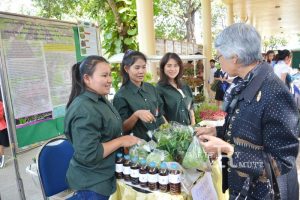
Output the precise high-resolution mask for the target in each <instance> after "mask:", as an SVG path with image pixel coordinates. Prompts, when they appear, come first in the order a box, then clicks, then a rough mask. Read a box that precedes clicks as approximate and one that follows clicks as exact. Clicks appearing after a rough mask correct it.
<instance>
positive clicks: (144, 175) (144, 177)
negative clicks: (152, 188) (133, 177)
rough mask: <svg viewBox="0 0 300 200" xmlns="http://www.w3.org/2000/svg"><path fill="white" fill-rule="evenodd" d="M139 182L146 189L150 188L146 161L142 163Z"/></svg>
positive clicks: (143, 160)
mask: <svg viewBox="0 0 300 200" xmlns="http://www.w3.org/2000/svg"><path fill="white" fill-rule="evenodd" d="M139 173H140V176H139V182H140V186H141V187H143V188H146V187H147V186H148V177H147V176H148V167H147V163H146V160H145V159H142V160H141V161H140V170H139Z"/></svg>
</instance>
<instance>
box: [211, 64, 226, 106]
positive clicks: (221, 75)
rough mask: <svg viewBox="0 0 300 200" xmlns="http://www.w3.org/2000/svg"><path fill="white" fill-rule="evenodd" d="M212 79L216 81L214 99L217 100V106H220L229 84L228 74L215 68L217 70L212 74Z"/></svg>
mask: <svg viewBox="0 0 300 200" xmlns="http://www.w3.org/2000/svg"><path fill="white" fill-rule="evenodd" d="M214 80H216V81H218V82H217V87H216V95H215V100H216V101H217V102H216V103H217V106H218V108H220V107H221V105H222V102H223V98H224V94H225V91H226V89H227V88H228V86H229V82H228V74H227V73H226V72H224V71H223V70H222V69H217V71H216V72H215V74H214Z"/></svg>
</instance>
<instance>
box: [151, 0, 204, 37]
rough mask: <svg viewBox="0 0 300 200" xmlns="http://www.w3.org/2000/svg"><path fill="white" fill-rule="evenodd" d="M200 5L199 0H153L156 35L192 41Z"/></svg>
mask: <svg viewBox="0 0 300 200" xmlns="http://www.w3.org/2000/svg"><path fill="white" fill-rule="evenodd" d="M200 7H201V2H200V0H154V15H155V21H154V22H155V34H156V37H158V38H164V39H174V40H182V39H186V40H187V41H193V40H194V39H195V37H194V29H195V13H196V12H197V11H199V9H200Z"/></svg>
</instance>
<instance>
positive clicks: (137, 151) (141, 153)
mask: <svg viewBox="0 0 300 200" xmlns="http://www.w3.org/2000/svg"><path fill="white" fill-rule="evenodd" d="M150 151H151V149H150V147H149V145H148V143H147V142H146V141H145V140H141V142H140V143H139V144H136V145H134V146H132V147H131V148H130V149H129V155H130V158H133V157H135V156H137V157H139V158H147V156H148V154H149V153H150Z"/></svg>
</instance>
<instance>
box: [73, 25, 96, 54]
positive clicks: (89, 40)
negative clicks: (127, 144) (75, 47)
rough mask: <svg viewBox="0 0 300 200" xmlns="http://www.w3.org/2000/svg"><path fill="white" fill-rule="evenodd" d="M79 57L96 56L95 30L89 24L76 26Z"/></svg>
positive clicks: (93, 26)
mask: <svg viewBox="0 0 300 200" xmlns="http://www.w3.org/2000/svg"><path fill="white" fill-rule="evenodd" d="M78 35H79V44H80V53H81V56H90V55H98V54H99V53H98V45H97V28H96V27H95V25H94V24H91V23H89V22H81V23H80V24H79V25H78Z"/></svg>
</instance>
